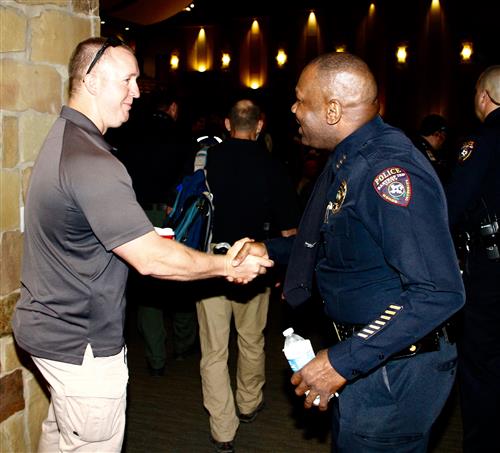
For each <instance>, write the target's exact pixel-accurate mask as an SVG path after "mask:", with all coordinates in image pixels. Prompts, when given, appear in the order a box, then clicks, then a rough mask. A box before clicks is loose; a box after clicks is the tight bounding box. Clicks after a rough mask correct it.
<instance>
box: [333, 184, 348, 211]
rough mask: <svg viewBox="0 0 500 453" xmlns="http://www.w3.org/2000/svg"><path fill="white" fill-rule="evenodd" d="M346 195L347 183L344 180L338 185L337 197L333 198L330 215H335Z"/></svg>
mask: <svg viewBox="0 0 500 453" xmlns="http://www.w3.org/2000/svg"><path fill="white" fill-rule="evenodd" d="M346 194H347V181H346V180H345V179H344V180H343V181H342V182H341V183H340V187H339V190H337V195H336V196H335V202H334V203H333V205H332V214H337V213H338V212H339V211H340V208H341V207H342V204H343V203H344V200H345V196H346Z"/></svg>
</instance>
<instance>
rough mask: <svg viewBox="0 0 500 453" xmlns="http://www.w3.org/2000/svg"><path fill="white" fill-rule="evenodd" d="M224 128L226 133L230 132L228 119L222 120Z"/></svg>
mask: <svg viewBox="0 0 500 453" xmlns="http://www.w3.org/2000/svg"><path fill="white" fill-rule="evenodd" d="M224 126H225V127H226V129H227V131H228V132H231V123H230V122H229V118H225V119H224Z"/></svg>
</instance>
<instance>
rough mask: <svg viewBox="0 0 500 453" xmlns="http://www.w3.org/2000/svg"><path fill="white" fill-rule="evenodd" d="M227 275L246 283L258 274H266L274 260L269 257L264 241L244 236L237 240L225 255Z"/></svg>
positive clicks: (236, 281) (229, 277) (234, 280)
mask: <svg viewBox="0 0 500 453" xmlns="http://www.w3.org/2000/svg"><path fill="white" fill-rule="evenodd" d="M225 258H226V266H225V271H226V272H225V276H226V279H227V280H228V281H230V282H234V283H239V284H246V283H248V282H250V281H252V280H253V279H254V278H255V277H257V276H258V275H262V274H265V273H266V272H267V268H269V267H272V266H273V265H274V262H273V261H272V260H270V259H269V255H268V253H267V249H266V246H265V245H264V244H263V243H262V242H255V241H254V240H253V239H249V238H243V239H240V240H239V241H236V242H235V243H234V244H233V246H232V247H231V248H230V249H229V250H228V251H227V254H226V256H225Z"/></svg>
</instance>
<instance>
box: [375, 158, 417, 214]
mask: <svg viewBox="0 0 500 453" xmlns="http://www.w3.org/2000/svg"><path fill="white" fill-rule="evenodd" d="M373 188H374V189H375V191H376V192H377V193H378V194H379V196H380V197H382V198H383V199H384V200H385V201H387V202H389V203H392V204H395V205H398V206H403V207H406V206H408V204H409V203H410V200H411V181H410V175H409V174H408V172H407V171H406V170H404V169H403V168H401V167H388V168H386V169H385V170H383V171H382V172H381V173H379V174H378V175H377V176H375V179H374V180H373Z"/></svg>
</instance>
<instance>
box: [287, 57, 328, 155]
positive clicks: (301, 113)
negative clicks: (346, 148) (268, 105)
mask: <svg viewBox="0 0 500 453" xmlns="http://www.w3.org/2000/svg"><path fill="white" fill-rule="evenodd" d="M295 96H296V101H295V103H294V104H293V105H292V113H294V114H295V118H296V120H297V122H298V123H299V126H300V127H299V134H300V136H301V140H302V143H303V144H304V145H306V146H310V147H312V148H317V149H328V148H329V147H330V145H329V143H328V141H327V140H326V137H325V128H326V127H327V126H328V125H327V123H326V107H327V105H326V103H325V100H324V96H323V93H322V91H321V83H320V82H319V79H318V76H317V71H316V69H315V68H314V67H311V66H307V67H306V68H305V69H304V71H303V72H302V74H301V76H300V78H299V82H298V83H297V86H296V88H295Z"/></svg>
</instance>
